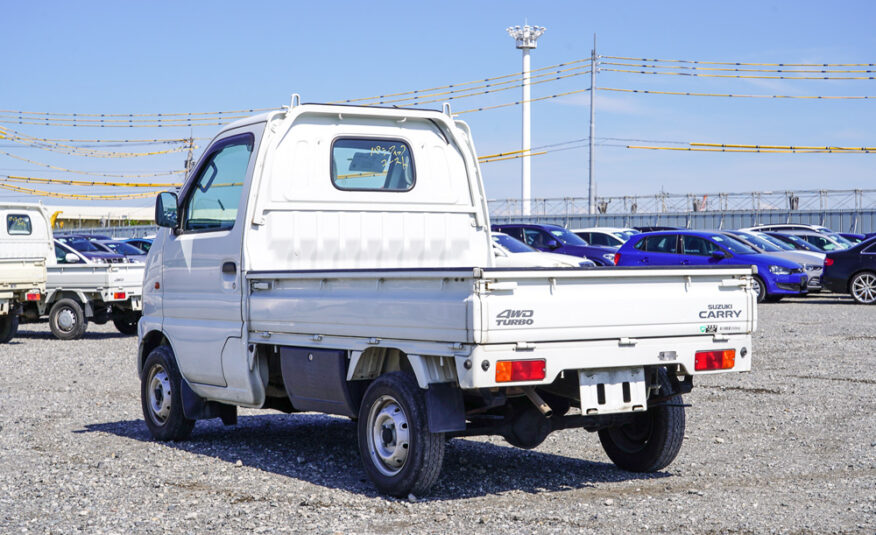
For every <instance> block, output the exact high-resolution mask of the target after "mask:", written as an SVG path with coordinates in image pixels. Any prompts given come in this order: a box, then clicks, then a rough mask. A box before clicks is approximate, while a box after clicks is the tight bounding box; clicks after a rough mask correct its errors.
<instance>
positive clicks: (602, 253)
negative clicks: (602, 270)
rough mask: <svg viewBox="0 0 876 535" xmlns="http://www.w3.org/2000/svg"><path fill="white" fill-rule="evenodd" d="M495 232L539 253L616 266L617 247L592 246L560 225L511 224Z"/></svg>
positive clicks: (495, 229)
mask: <svg viewBox="0 0 876 535" xmlns="http://www.w3.org/2000/svg"><path fill="white" fill-rule="evenodd" d="M493 230H494V231H497V232H504V233H505V234H508V235H510V236H511V237H513V238H517V239H518V240H520V241H522V242H523V243H525V244H526V245H529V246H530V247H534V248H535V249H538V250H539V251H544V252H547V253H560V254H567V255H571V256H581V257H584V258H589V259H590V260H592V261H593V262H594V263H595V264H596V265H597V266H613V265H614V253H616V252H617V247H601V246H597V245H590V244H588V243H587V242H586V241H584V240H583V239H581V238H580V237H579V236H577V235H576V234H575V233H573V232H572V231H570V230H568V229H566V228H563V227H561V226H559V225H539V224H522V223H509V224H507V225H493Z"/></svg>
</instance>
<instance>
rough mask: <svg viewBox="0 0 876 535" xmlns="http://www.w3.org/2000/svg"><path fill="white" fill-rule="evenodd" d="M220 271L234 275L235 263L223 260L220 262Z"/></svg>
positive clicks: (235, 270)
mask: <svg viewBox="0 0 876 535" xmlns="http://www.w3.org/2000/svg"><path fill="white" fill-rule="evenodd" d="M222 273H223V274H225V275H234V274H235V273H237V264H235V263H234V262H225V263H224V264H222Z"/></svg>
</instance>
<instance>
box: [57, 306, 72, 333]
mask: <svg viewBox="0 0 876 535" xmlns="http://www.w3.org/2000/svg"><path fill="white" fill-rule="evenodd" d="M55 325H56V326H57V327H58V328H59V329H61V330H62V331H64V332H70V331H72V330H73V327H74V326H75V325H76V314H75V313H74V312H73V310H72V309H71V308H69V307H64V308H62V309H61V310H59V311H58V314H57V316H55Z"/></svg>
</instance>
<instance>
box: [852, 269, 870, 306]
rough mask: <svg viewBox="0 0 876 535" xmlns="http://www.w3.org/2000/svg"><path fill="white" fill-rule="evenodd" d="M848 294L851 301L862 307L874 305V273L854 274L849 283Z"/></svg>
mask: <svg viewBox="0 0 876 535" xmlns="http://www.w3.org/2000/svg"><path fill="white" fill-rule="evenodd" d="M849 293H850V294H851V295H852V299H854V300H855V301H857V302H858V303H860V304H862V305H872V304H876V273H873V272H871V271H862V272H860V273H856V274H855V276H854V277H852V280H850V281H849Z"/></svg>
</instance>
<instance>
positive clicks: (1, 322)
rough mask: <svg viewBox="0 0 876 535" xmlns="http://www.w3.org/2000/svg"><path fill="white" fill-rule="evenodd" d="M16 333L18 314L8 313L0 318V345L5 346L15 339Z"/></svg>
mask: <svg viewBox="0 0 876 535" xmlns="http://www.w3.org/2000/svg"><path fill="white" fill-rule="evenodd" d="M16 333H18V314H16V313H14V312H11V311H10V312H9V314H6V315H5V316H0V344H5V343H7V342H9V341H10V340H12V339H13V338H15V335H16Z"/></svg>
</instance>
